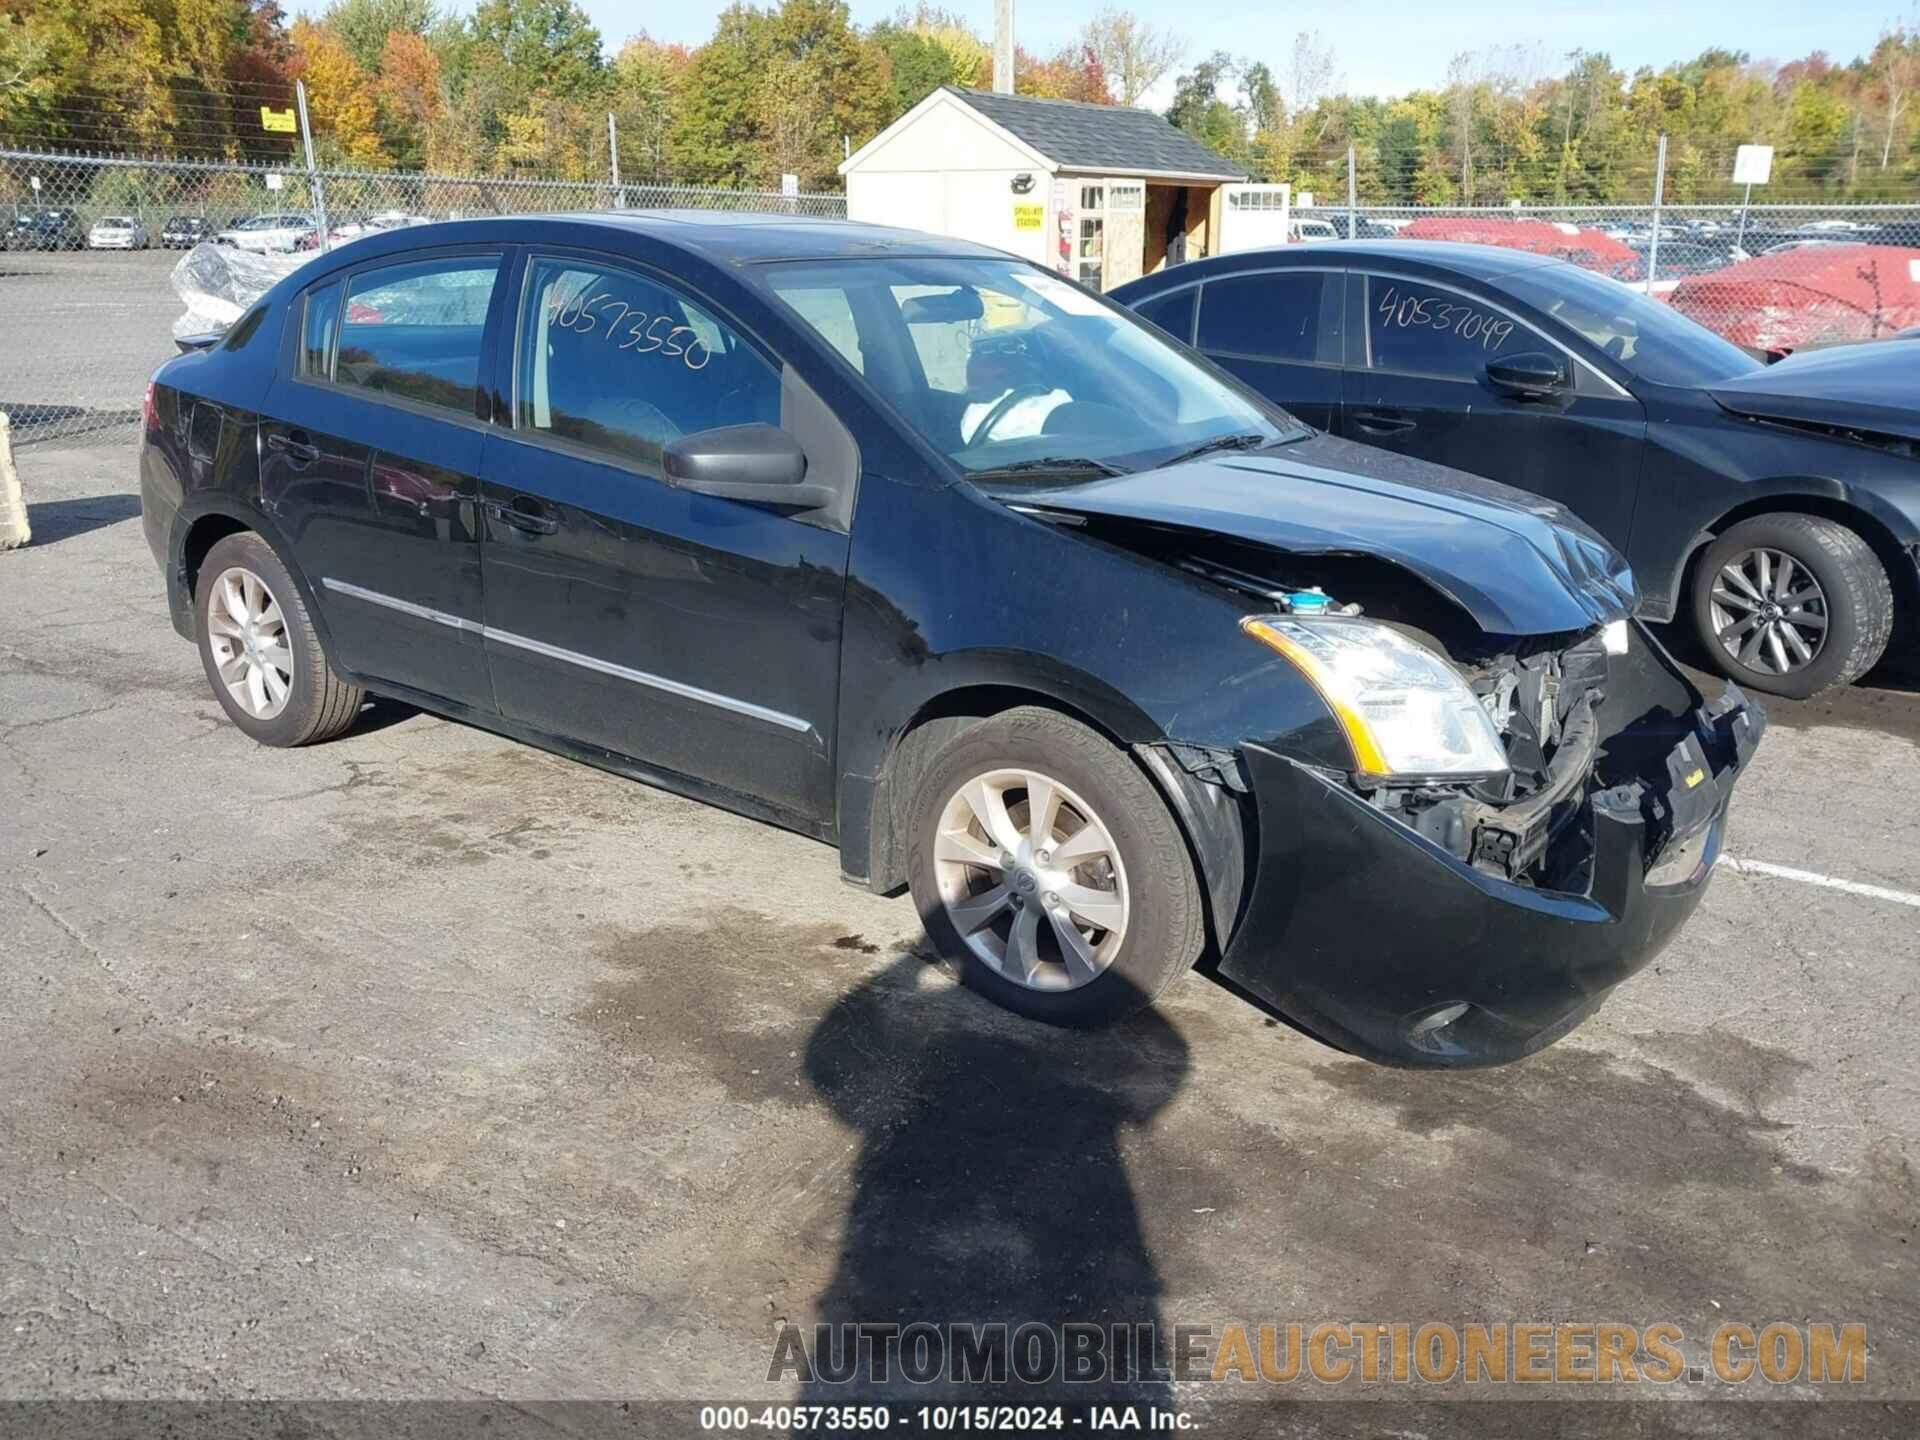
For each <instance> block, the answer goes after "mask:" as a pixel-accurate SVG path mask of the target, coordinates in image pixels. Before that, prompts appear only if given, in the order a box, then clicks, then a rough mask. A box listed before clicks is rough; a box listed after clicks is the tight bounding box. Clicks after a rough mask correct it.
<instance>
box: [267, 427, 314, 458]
mask: <svg viewBox="0 0 1920 1440" xmlns="http://www.w3.org/2000/svg"><path fill="white" fill-rule="evenodd" d="M267 448H268V449H269V450H278V451H279V452H280V453H281V454H283V455H285V456H286V457H287V459H289V460H291V461H292V462H293V463H294V464H296V465H311V464H313V462H314V461H316V460H318V459H319V458H320V447H319V446H318V445H315V444H314V443H313V441H311V440H310V439H308V438H307V432H306V431H304V430H289V431H287V433H286V434H284V435H282V434H281V433H280V432H279V431H278V430H276V431H274V432H273V433H272V434H271V435H269V436H267Z"/></svg>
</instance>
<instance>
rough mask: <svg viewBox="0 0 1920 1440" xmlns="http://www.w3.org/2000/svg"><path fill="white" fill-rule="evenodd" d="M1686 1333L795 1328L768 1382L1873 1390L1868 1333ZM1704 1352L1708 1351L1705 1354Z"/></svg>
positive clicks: (1596, 1327) (1744, 1327)
mask: <svg viewBox="0 0 1920 1440" xmlns="http://www.w3.org/2000/svg"><path fill="white" fill-rule="evenodd" d="M1687 1339H1688V1337H1687V1335H1686V1333H1685V1331H1684V1329H1683V1327H1681V1326H1679V1325H1676V1324H1672V1323H1669V1322H1660V1323H1656V1324H1652V1325H1646V1326H1638V1325H1628V1324H1618V1323H1611V1322H1606V1321H1558V1322H1552V1323H1547V1322H1542V1323H1538V1324H1532V1323H1514V1324H1507V1323H1504V1322H1503V1323H1492V1324H1448V1323H1444V1322H1439V1321H1427V1322H1424V1323H1410V1322H1406V1321H1393V1322H1362V1321H1344V1322H1342V1321H1324V1322H1320V1323H1303V1322H1300V1321H1293V1322H1289V1323H1284V1324H1262V1325H1246V1324H1241V1323H1238V1322H1232V1323H1228V1324H1226V1325H1222V1326H1213V1325H1173V1326H1164V1325H1158V1326H1157V1325H1152V1324H1125V1325H1097V1324H1076V1323H1067V1324H1058V1325H1047V1324H1040V1323H1038V1322H1035V1323H1031V1324H1025V1325H1017V1326H1009V1325H1004V1324H987V1325H968V1324H933V1323H916V1324H908V1325H901V1324H858V1323H842V1324H832V1325H817V1326H814V1327H813V1328H812V1329H811V1330H808V1329H803V1328H802V1327H801V1326H799V1325H793V1324H788V1325H783V1326H781V1327H780V1329H779V1331H778V1332H777V1334H776V1336H775V1338H774V1346H773V1357H772V1360H771V1362H770V1363H769V1365H768V1368H767V1379H768V1380H769V1381H773V1382H778V1381H797V1382H799V1383H800V1384H803V1385H807V1386H810V1387H815V1388H816V1393H820V1392H819V1390H818V1387H833V1386H847V1387H849V1388H862V1387H866V1386H872V1385H888V1384H894V1383H898V1382H900V1381H904V1382H906V1384H908V1385H934V1384H941V1385H962V1386H964V1385H994V1386H999V1385H1013V1386H1016V1387H1019V1386H1053V1385H1063V1384H1064V1385H1068V1386H1072V1385H1086V1386H1089V1387H1095V1388H1098V1387H1101V1386H1112V1385H1156V1384H1190V1383H1195V1382H1209V1381H1213V1382H1237V1383H1239V1384H1242V1385H1264V1386H1281V1385H1301V1384H1306V1385H1314V1384H1318V1385H1351V1384H1356V1383H1357V1384H1364V1383H1366V1382H1370V1381H1383V1382H1388V1383H1396V1382H1397V1383H1404V1384H1411V1385H1418V1384H1427V1385H1453V1384H1462V1383H1464V1384H1467V1385H1503V1384H1509V1383H1518V1384H1537V1385H1583V1384H1584V1385H1593V1384H1602V1385H1608V1384H1621V1385H1625V1384H1642V1383H1646V1384H1655V1385H1668V1384H1674V1383H1676V1382H1679V1383H1695V1384H1697V1383H1701V1382H1704V1381H1708V1380H1712V1381H1717V1382H1719V1383H1721V1384H1727V1385H1745V1384H1749V1383H1752V1382H1759V1383H1762V1384H1768V1383H1770V1384H1774V1385H1788V1384H1794V1383H1811V1384H1815V1385H1842V1384H1860V1383H1862V1382H1863V1381H1865V1379H1866V1378H1867V1337H1866V1327H1865V1326H1863V1325H1858V1324H1833V1323H1818V1322H1815V1323H1806V1324H1793V1323H1789V1322H1786V1321H1778V1320H1775V1321H1764V1322H1758V1323H1752V1324H1749V1323H1745V1322H1742V1321H1727V1322H1725V1323H1722V1324H1719V1325H1717V1326H1716V1327H1715V1328H1714V1329H1713V1330H1712V1331H1711V1332H1710V1333H1709V1334H1707V1335H1706V1336H1705V1337H1704V1339H1705V1341H1706V1350H1705V1361H1704V1363H1701V1361H1699V1360H1694V1361H1690V1360H1689V1359H1688V1358H1687V1355H1686V1353H1685V1351H1684V1350H1683V1348H1682V1347H1683V1346H1685V1345H1686V1344H1687ZM1696 1353H1698V1352H1696Z"/></svg>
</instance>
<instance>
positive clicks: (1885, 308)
mask: <svg viewBox="0 0 1920 1440" xmlns="http://www.w3.org/2000/svg"><path fill="white" fill-rule="evenodd" d="M673 206H690V207H698V208H702V209H717V210H741V211H747V210H753V211H774V212H779V213H786V214H795V215H816V216H828V217H839V216H844V215H845V213H846V199H845V197H844V196H841V195H785V194H780V193H776V192H771V191H747V190H721V189H708V188H701V187H696V186H684V185H662V184H628V185H617V184H614V183H611V182H610V181H566V180H540V179H502V178H488V177H475V176H449V175H429V174H411V173H400V172H393V171H333V170H321V171H317V172H308V171H306V170H304V169H300V168H294V167H279V168H275V167H270V166H257V165H242V164H231V163H222V162H192V161H164V160H140V159H125V158H108V157H76V156H56V155H48V154H40V153H35V152H29V151H15V150H0V252H4V253H0V410H6V411H9V412H11V414H12V417H13V430H14V439H15V443H16V444H32V443H36V442H49V441H56V440H61V439H74V438H84V439H89V440H121V439H125V438H128V437H131V436H133V435H134V434H135V433H136V430H137V425H138V420H139V406H140V397H141V394H142V392H143V390H144V388H145V384H146V380H147V377H148V376H149V375H150V374H151V373H152V371H153V369H154V368H155V366H157V365H158V364H159V363H160V362H161V361H162V360H164V359H165V358H166V357H167V356H168V355H169V354H170V353H172V346H171V343H170V339H169V332H170V328H171V326H172V323H173V321H174V319H175V318H176V317H177V316H178V315H179V314H180V311H181V305H180V302H179V301H178V299H177V298H176V296H175V295H174V293H173V290H172V287H171V286H170V285H169V283H168V276H169V272H170V271H171V269H172V266H173V264H174V263H175V261H176V260H177V258H178V256H177V253H175V254H169V253H168V252H169V251H170V250H171V251H175V252H178V251H180V250H185V249H189V248H191V247H192V245H194V244H195V243H198V242H199V241H201V240H206V239H215V238H216V237H224V239H225V241H226V242H227V243H232V244H236V245H238V246H240V247H242V248H247V249H259V250H263V251H269V252H274V251H287V252H291V253H295V254H298V253H301V252H302V251H303V250H313V251H318V250H319V249H320V248H321V247H322V246H323V245H325V246H331V245H338V244H346V243H351V241H352V240H353V239H354V238H356V237H357V236H359V235H363V234H366V233H368V232H370V231H378V230H383V229H388V228H393V227H397V226H408V225H417V224H424V223H426V222H428V221H431V220H448V219H464V218H472V217H475V216H486V215H513V214H534V213H543V212H553V211H569V210H611V209H621V208H653V207H673ZM323 217H324V218H323ZM1292 230H1293V234H1292V238H1293V239H1295V240H1298V241H1302V242H1307V243H1311V242H1313V241H1316V240H1332V239H1346V238H1349V237H1356V238H1359V239H1380V240H1392V239H1427V240H1455V241H1469V242H1475V243H1480V244H1494V245H1507V246H1511V247H1513V248H1515V249H1520V250H1526V251H1532V252H1535V253H1541V254H1548V255H1554V256H1558V257H1560V258H1564V259H1567V260H1570V261H1572V262H1573V263H1575V264H1577V265H1580V266H1583V267H1584V268H1586V269H1589V270H1592V271H1594V272H1596V273H1598V274H1602V275H1606V276H1609V277H1611V278H1612V279H1615V280H1618V281H1619V282H1621V283H1622V284H1625V285H1628V286H1631V287H1633V288H1635V289H1638V290H1641V291H1643V292H1645V293H1647V294H1650V295H1651V296H1653V297H1654V298H1655V299H1657V300H1660V301H1662V302H1664V303H1667V304H1670V305H1672V306H1673V307H1674V309H1676V310H1677V311H1679V312H1681V313H1682V314H1685V315H1687V316H1689V317H1691V318H1692V319H1694V320H1696V321H1698V322H1699V323H1701V324H1702V325H1705V326H1706V327H1708V328H1709V329H1711V330H1714V331H1717V332H1718V333H1720V334H1721V335H1724V336H1726V337H1727V338H1728V339H1730V340H1732V341H1733V342H1734V343H1736V344H1739V345H1742V346H1745V347H1747V348H1749V349H1751V350H1754V351H1755V352H1757V353H1764V354H1767V355H1769V356H1778V355H1782V354H1787V353H1791V352H1793V351H1796V350H1805V349H1810V348H1816V347H1820V346H1826V345H1835V344H1844V343H1849V342H1853V341H1861V340H1873V339H1880V338H1884V337H1886V336H1889V335H1893V334H1896V333H1898V332H1899V331H1901V330H1905V329H1909V328H1912V327H1916V326H1920V204H1878V205H1842V204H1828V205H1751V206H1749V205H1740V204H1716V205H1700V204H1687V205H1664V206H1662V205H1606V206H1600V205H1584V206H1501V207H1478V208H1463V207H1456V208H1444V207H1424V206H1423V207H1412V206H1390V205H1377V204H1376V205H1352V206H1348V205H1320V206H1313V207H1306V208H1300V209H1297V210H1295V212H1294V218H1293V227H1292Z"/></svg>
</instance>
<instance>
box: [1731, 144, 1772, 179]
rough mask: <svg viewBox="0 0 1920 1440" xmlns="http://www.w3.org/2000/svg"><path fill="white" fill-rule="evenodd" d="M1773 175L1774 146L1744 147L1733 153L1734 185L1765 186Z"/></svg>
mask: <svg viewBox="0 0 1920 1440" xmlns="http://www.w3.org/2000/svg"><path fill="white" fill-rule="evenodd" d="M1772 174H1773V146H1771V145H1742V146H1741V147H1740V148H1739V149H1738V150H1736V151H1734V152H1733V183H1734V184H1736V185H1764V184H1766V183H1767V180H1768V177H1770V176H1771V175H1772Z"/></svg>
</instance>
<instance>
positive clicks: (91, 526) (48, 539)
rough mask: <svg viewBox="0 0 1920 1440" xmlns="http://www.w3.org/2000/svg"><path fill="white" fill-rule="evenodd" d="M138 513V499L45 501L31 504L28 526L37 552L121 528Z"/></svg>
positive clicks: (109, 497) (95, 497) (94, 497)
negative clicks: (113, 527)
mask: <svg viewBox="0 0 1920 1440" xmlns="http://www.w3.org/2000/svg"><path fill="white" fill-rule="evenodd" d="M139 513H140V497H139V496H138V495H127V494H113V495H89V496H86V497H85V498H84V499H79V500H42V501H40V502H39V503H37V504H35V503H33V502H31V501H30V502H29V503H28V505H27V524H28V525H29V526H30V527H31V528H32V530H33V541H32V543H33V545H34V546H35V548H38V547H40V546H43V545H52V544H56V543H58V542H59V541H61V540H71V539H72V538H73V537H74V536H76V535H84V534H86V533H87V532H88V531H89V530H98V529H100V528H101V527H103V526H106V525H118V524H119V523H120V522H121V521H122V520H131V519H133V518H134V517H135V516H137V515H138V514H139Z"/></svg>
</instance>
